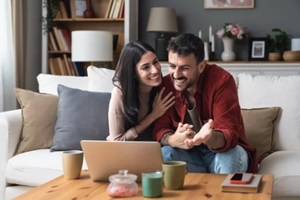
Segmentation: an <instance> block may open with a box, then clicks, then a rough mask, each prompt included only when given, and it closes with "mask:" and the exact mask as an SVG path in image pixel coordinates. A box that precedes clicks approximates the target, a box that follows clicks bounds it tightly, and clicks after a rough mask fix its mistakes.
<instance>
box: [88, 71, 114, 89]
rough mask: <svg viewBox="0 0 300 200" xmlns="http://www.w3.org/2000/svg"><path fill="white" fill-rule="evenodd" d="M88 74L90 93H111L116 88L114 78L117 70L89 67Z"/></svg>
mask: <svg viewBox="0 0 300 200" xmlns="http://www.w3.org/2000/svg"><path fill="white" fill-rule="evenodd" d="M87 74H88V77H89V91H93V92H111V91H112V89H113V88H114V85H113V82H112V78H113V76H114V74H115V70H112V69H106V68H97V67H93V66H89V67H88V68H87Z"/></svg>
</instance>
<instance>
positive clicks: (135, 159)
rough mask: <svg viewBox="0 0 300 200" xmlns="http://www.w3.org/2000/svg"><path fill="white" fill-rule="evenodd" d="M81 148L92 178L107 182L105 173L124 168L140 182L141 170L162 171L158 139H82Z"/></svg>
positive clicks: (111, 173) (112, 172) (109, 173)
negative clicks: (145, 140)
mask: <svg viewBox="0 0 300 200" xmlns="http://www.w3.org/2000/svg"><path fill="white" fill-rule="evenodd" d="M81 147H82V150H83V153H84V157H85V161H86V164H87V167H88V170H89V174H90V177H91V179H92V180H93V181H108V178H109V176H111V175H113V174H117V173H118V171H119V170H121V169H127V170H128V173H129V174H135V175H137V177H138V178H137V181H138V182H141V174H142V173H143V172H153V171H157V170H160V171H161V170H162V163H163V159H162V154H161V146H160V143H158V142H152V141H151V142H150V141H149V142H148V141H147V142H144V141H143V142H141V141H104V140H82V141H81Z"/></svg>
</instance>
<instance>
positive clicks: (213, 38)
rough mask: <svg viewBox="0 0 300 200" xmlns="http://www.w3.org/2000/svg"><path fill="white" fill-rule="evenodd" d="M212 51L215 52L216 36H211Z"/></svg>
mask: <svg viewBox="0 0 300 200" xmlns="http://www.w3.org/2000/svg"><path fill="white" fill-rule="evenodd" d="M211 52H215V36H214V35H212V36H211Z"/></svg>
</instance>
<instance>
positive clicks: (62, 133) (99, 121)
mask: <svg viewBox="0 0 300 200" xmlns="http://www.w3.org/2000/svg"><path fill="white" fill-rule="evenodd" d="M57 90H58V94H59V101H58V110H57V121H56V125H55V134H54V138H53V146H52V147H51V151H60V150H73V149H78V150H81V145H80V141H81V140H105V139H106V137H107V136H108V134H109V131H108V105H109V100H110V96H111V94H110V93H100V92H89V91H83V90H79V89H73V88H69V87H66V86H63V85H58V88H57Z"/></svg>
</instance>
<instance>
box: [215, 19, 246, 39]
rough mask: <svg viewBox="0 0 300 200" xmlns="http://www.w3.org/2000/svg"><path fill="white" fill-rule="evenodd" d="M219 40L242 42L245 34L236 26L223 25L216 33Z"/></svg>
mask: <svg viewBox="0 0 300 200" xmlns="http://www.w3.org/2000/svg"><path fill="white" fill-rule="evenodd" d="M216 35H217V36H218V37H219V38H223V37H228V38H233V39H238V40H243V39H245V38H246V37H247V34H246V32H245V30H244V28H243V27H241V26H240V25H238V24H232V23H225V25H224V26H223V28H221V29H220V30H218V31H217V32H216Z"/></svg>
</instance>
